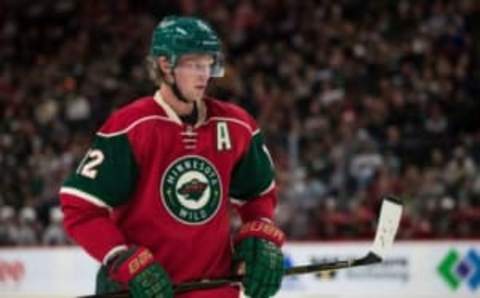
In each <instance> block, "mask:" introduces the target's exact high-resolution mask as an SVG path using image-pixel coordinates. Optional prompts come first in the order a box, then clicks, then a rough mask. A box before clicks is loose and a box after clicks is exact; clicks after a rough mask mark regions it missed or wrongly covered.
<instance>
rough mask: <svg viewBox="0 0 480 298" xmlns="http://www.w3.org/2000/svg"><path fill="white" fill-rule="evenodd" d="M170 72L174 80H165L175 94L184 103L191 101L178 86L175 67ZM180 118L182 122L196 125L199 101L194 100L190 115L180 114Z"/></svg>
mask: <svg viewBox="0 0 480 298" xmlns="http://www.w3.org/2000/svg"><path fill="white" fill-rule="evenodd" d="M170 74H171V75H172V78H173V81H172V82H167V81H166V80H165V82H166V83H167V84H168V85H169V86H170V88H172V91H173V94H174V95H175V96H176V97H177V98H178V99H179V100H180V101H182V102H184V103H189V101H188V100H187V98H186V97H185V96H184V95H183V93H182V91H181V90H180V88H178V85H177V82H176V80H175V73H174V72H173V69H171V72H170ZM180 119H181V120H182V122H184V123H187V124H190V125H195V124H196V123H197V121H198V107H197V103H196V102H194V103H193V109H192V112H191V113H190V114H189V115H184V116H180Z"/></svg>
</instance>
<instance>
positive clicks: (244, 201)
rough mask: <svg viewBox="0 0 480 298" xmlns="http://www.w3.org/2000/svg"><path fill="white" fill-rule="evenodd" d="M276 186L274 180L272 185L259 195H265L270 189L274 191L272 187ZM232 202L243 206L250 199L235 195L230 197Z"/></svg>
mask: <svg viewBox="0 0 480 298" xmlns="http://www.w3.org/2000/svg"><path fill="white" fill-rule="evenodd" d="M274 188H275V181H274V180H272V182H271V183H270V185H269V186H268V187H267V188H266V189H265V190H263V191H262V192H261V193H260V194H259V195H258V196H263V195H265V194H267V193H269V192H270V191H272V189H274ZM230 202H232V204H234V205H237V206H242V205H243V204H245V203H247V202H248V201H246V200H241V199H237V198H234V197H230Z"/></svg>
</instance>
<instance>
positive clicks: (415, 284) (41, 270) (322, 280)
mask: <svg viewBox="0 0 480 298" xmlns="http://www.w3.org/2000/svg"><path fill="white" fill-rule="evenodd" d="M370 244H371V243H370V242H325V243H291V244H288V245H286V246H285V247H284V252H285V255H286V264H287V265H288V266H298V265H305V264H311V263H313V262H324V261H332V260H345V259H349V258H358V257H362V256H363V255H364V254H365V253H366V252H367V251H368V250H369V248H370ZM97 268H98V263H97V262H95V261H94V260H93V259H92V258H91V257H89V256H88V255H86V254H85V253H84V252H83V251H82V250H81V249H79V248H76V247H69V248H10V249H0V297H2V298H3V297H12V298H13V297H15V298H17V297H22V298H23V297H29V298H37V297H38V298H40V297H42V298H43V297H45V298H46V297H49V298H53V297H58V298H60V297H62V298H63V297H75V296H79V295H88V294H92V293H93V291H94V279H95V274H96V271H97ZM278 297H280V298H283V297H296V298H303V297H304V298H306V297H312V298H313V297H319V298H327V297H328V298H339V297H343V298H349V297H356V298H358V297H365V298H366V297H369V298H371V297H375V298H387V297H388V298H400V297H402V298H404V297H408V298H415V297H418V298H420V297H422V298H425V297H432V298H433V297H435V298H450V297H461V298H470V297H480V241H455V242H451V241H450V242H449V241H435V242H426V241H422V242H397V243H395V245H394V246H393V248H392V250H391V251H390V252H388V253H387V256H386V258H385V260H384V262H382V263H381V264H377V265H370V266H365V267H358V268H351V269H342V270H338V271H335V272H323V273H320V274H305V275H297V276H292V277H288V278H285V279H284V282H283V287H282V291H281V292H280V293H279V295H278Z"/></svg>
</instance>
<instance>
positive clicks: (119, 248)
mask: <svg viewBox="0 0 480 298" xmlns="http://www.w3.org/2000/svg"><path fill="white" fill-rule="evenodd" d="M127 249H128V247H127V246H126V245H117V246H115V247H113V248H112V249H110V250H109V251H108V252H107V254H106V255H105V256H104V257H103V260H102V264H103V265H107V262H108V261H109V260H110V258H111V257H113V256H114V255H116V254H117V253H118V252H119V251H123V250H127Z"/></svg>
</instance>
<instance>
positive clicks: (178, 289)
mask: <svg viewBox="0 0 480 298" xmlns="http://www.w3.org/2000/svg"><path fill="white" fill-rule="evenodd" d="M402 209H403V206H402V203H401V201H400V200H398V199H396V198H394V197H391V196H390V197H385V198H384V200H383V202H382V207H381V210H380V216H379V220H378V225H377V231H376V233H375V240H374V241H373V245H372V247H371V249H370V251H369V252H368V253H367V254H366V255H365V256H363V257H361V258H357V259H351V260H343V261H333V262H326V263H321V264H311V265H303V266H297V267H291V268H288V269H285V274H284V275H285V276H290V275H298V274H305V273H316V272H322V271H330V270H339V269H344V268H352V267H358V266H366V265H372V264H377V263H380V262H382V260H383V258H384V257H385V254H386V252H387V251H388V250H389V249H390V248H391V247H392V245H393V241H394V239H395V235H396V234H397V230H398V226H399V224H400V219H401V217H402ZM242 278H243V276H242V275H234V276H230V277H225V278H220V279H204V280H199V281H192V282H185V283H181V284H178V285H175V286H174V291H175V293H176V294H179V293H184V292H188V291H192V290H200V289H211V288H216V287H221V286H226V285H230V284H234V283H239V282H241V281H242ZM128 297H130V296H129V292H128V291H127V290H125V291H119V292H115V293H109V294H100V295H90V296H82V297H79V298H128Z"/></svg>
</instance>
